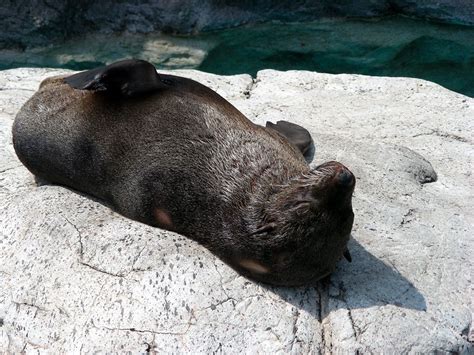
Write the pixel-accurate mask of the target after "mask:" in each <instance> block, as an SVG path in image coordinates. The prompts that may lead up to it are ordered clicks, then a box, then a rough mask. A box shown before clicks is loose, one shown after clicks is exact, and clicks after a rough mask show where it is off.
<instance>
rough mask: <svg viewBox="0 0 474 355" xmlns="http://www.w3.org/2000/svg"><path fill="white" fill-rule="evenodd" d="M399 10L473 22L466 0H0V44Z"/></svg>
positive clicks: (473, 6) (186, 30) (473, 11)
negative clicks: (0, 26)
mask: <svg viewBox="0 0 474 355" xmlns="http://www.w3.org/2000/svg"><path fill="white" fill-rule="evenodd" d="M394 14H402V15H408V16H414V17H421V18H428V19H433V20H437V21H444V22H450V23H461V24H466V25H474V2H473V1H472V0H437V1H432V0H377V1H374V0H358V1H333V0H307V1H294V0H284V1H280V0H279V1H276V0H268V1H235V0H174V1H169V0H140V1H115V0H102V1H93V0H74V1H71V0H68V1H63V0H4V1H2V2H1V4H0V19H1V22H0V23H1V24H2V31H1V32H0V48H9V47H10V48H11V47H16V48H23V47H25V46H31V45H48V44H50V42H51V41H56V40H63V39H66V38H70V37H72V36H78V35H83V34H84V33H87V32H97V31H98V32H108V33H110V32H122V31H128V32H132V33H149V32H154V31H164V32H180V33H192V32H197V31H207V30H215V29H222V28H228V27H235V26H239V25H242V24H247V23H256V22H265V21H274V20H277V21H311V20H315V19H319V18H321V17H345V16H349V17H373V16H386V15H394Z"/></svg>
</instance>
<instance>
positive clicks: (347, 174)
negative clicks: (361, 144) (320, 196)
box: [334, 164, 355, 188]
mask: <svg viewBox="0 0 474 355" xmlns="http://www.w3.org/2000/svg"><path fill="white" fill-rule="evenodd" d="M334 181H335V183H336V184H337V185H339V186H341V187H346V188H349V187H352V186H354V184H355V177H354V174H352V173H351V171H350V170H349V169H347V168H346V167H345V166H344V165H342V164H341V167H340V168H339V169H338V170H337V172H336V174H335V176H334Z"/></svg>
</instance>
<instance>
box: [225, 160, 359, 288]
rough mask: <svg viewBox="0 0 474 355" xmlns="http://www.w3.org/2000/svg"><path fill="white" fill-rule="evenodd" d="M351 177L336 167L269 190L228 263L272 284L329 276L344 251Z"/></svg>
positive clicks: (322, 167)
mask: <svg viewBox="0 0 474 355" xmlns="http://www.w3.org/2000/svg"><path fill="white" fill-rule="evenodd" d="M354 186H355V177H354V175H353V174H352V173H351V172H350V171H349V169H347V168H346V167H345V166H344V165H342V164H340V163H337V162H328V163H325V164H322V165H320V166H318V167H316V168H315V169H313V170H312V171H310V173H309V174H305V175H303V176H300V177H299V178H296V179H293V180H290V181H288V183H287V184H286V185H280V186H276V187H273V192H272V193H271V194H270V195H269V196H268V195H267V196H264V195H260V196H258V197H257V200H258V201H255V202H254V204H253V206H252V213H251V217H250V219H251V220H253V221H257V220H258V221H260V222H261V223H260V225H258V224H256V225H254V226H253V228H254V229H255V231H254V232H252V233H251V234H250V235H248V237H247V238H248V240H247V241H246V243H245V244H247V245H249V246H252V247H251V248H248V249H247V248H246V249H245V250H242V253H241V254H240V255H239V256H238V258H236V259H234V260H233V262H232V264H234V266H235V265H237V266H236V268H237V269H238V270H239V271H241V272H242V273H244V274H246V275H248V276H249V277H251V278H254V279H258V280H260V281H263V282H266V283H271V284H276V285H300V284H304V283H307V282H309V281H315V280H318V279H321V278H322V277H324V276H326V275H328V274H330V273H331V272H333V271H334V269H335V266H336V263H337V261H338V260H339V259H340V258H341V257H342V255H343V254H344V252H345V251H346V250H347V242H348V241H349V236H350V232H351V229H352V224H353V221H354V213H353V211H352V203H351V200H352V193H353V191H354Z"/></svg>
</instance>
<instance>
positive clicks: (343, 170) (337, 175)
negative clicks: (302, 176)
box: [315, 161, 355, 188]
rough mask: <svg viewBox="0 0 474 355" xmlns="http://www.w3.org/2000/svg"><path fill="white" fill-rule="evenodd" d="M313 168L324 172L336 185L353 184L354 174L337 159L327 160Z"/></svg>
mask: <svg viewBox="0 0 474 355" xmlns="http://www.w3.org/2000/svg"><path fill="white" fill-rule="evenodd" d="M315 170H317V171H318V170H319V171H322V172H325V173H326V174H327V175H328V177H329V176H331V177H330V181H332V182H333V183H334V184H335V185H336V186H339V187H344V188H351V187H354V185H355V176H354V174H352V172H351V171H350V170H349V169H348V168H347V167H345V166H344V165H342V164H341V163H338V162H337V161H329V162H326V163H324V164H321V165H319V166H318V167H316V169H315Z"/></svg>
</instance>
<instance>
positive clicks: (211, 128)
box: [13, 60, 355, 285]
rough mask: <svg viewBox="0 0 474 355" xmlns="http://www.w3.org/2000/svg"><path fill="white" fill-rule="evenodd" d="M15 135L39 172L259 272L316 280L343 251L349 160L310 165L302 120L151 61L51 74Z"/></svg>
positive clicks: (278, 279) (349, 219) (269, 278)
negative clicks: (271, 117)
mask: <svg viewBox="0 0 474 355" xmlns="http://www.w3.org/2000/svg"><path fill="white" fill-rule="evenodd" d="M13 143H14V148H15V151H16V153H17V155H18V157H19V159H20V160H21V162H22V163H23V164H24V165H25V166H26V167H27V168H28V169H29V170H30V171H31V172H32V173H33V174H35V175H37V176H38V177H40V178H42V179H45V180H48V181H50V182H52V183H56V184H61V185H65V186H68V187H71V188H73V189H76V190H79V191H82V192H85V193H87V194H89V195H92V196H95V197H97V198H99V199H101V200H104V201H105V202H107V203H108V204H109V205H111V206H112V207H113V208H114V209H116V210H117V211H118V212H119V213H121V214H123V215H124V216H126V217H129V218H131V219H134V220H137V221H140V222H144V223H146V224H149V225H152V226H156V227H160V228H165V229H168V230H172V231H175V232H178V233H180V234H183V235H185V236H187V237H189V238H192V239H194V240H196V241H198V242H199V243H201V244H203V245H204V246H205V247H207V248H208V249H209V250H211V251H212V252H213V253H214V254H216V255H217V256H218V257H220V258H221V259H222V260H224V261H225V262H226V263H228V264H229V265H231V266H232V267H233V268H235V269H236V270H237V271H239V272H240V273H242V274H244V275H245V276H247V277H250V278H252V279H255V280H259V281H262V282H265V283H270V284H275V285H300V284H304V283H307V282H310V281H314V280H318V279H320V278H322V277H324V276H326V275H328V274H330V273H331V272H332V271H333V270H334V269H335V265H336V263H337V261H338V260H339V259H340V258H341V256H342V255H343V254H344V253H346V251H347V242H348V240H349V235H350V232H351V228H352V224H353V218H354V214H353V211H352V204H351V200H352V193H353V190H354V185H355V177H354V176H353V174H352V173H351V172H350V171H349V169H347V168H346V167H344V166H343V165H342V164H340V163H337V162H327V163H324V164H322V165H320V166H318V167H316V168H314V169H312V170H311V169H310V168H309V166H308V164H307V163H306V161H305V159H304V156H303V153H305V152H306V150H307V149H308V147H309V146H310V144H311V136H310V135H309V133H308V131H307V130H305V129H304V128H302V127H300V126H297V125H295V124H292V123H289V122H285V121H280V122H278V123H277V124H272V123H267V127H262V126H258V125H256V124H254V123H252V122H251V121H249V120H248V119H247V118H246V117H245V116H244V115H243V114H242V113H241V112H240V111H238V110H237V109H236V108H235V107H234V106H232V105H231V104H230V103H229V102H228V101H226V100H225V99H224V98H222V97H221V96H219V95H218V94H217V93H216V92H214V91H212V90H211V89H209V88H207V87H206V86H204V85H201V84H199V83H197V82H195V81H193V80H190V79H186V78H182V77H178V76H173V75H163V74H158V73H157V72H156V70H155V67H154V66H153V65H152V64H150V63H148V62H145V61H141V60H125V61H121V62H117V63H114V64H111V65H109V66H106V67H102V68H98V69H94V70H89V71H85V72H81V73H78V74H74V75H71V76H67V77H53V78H48V79H45V80H44V81H43V82H42V83H41V85H40V88H39V90H38V91H37V92H36V93H35V94H34V95H33V97H31V99H30V100H29V101H28V102H26V103H25V105H24V106H23V107H22V108H21V110H20V111H19V113H18V114H17V116H16V118H15V122H14V125H13Z"/></svg>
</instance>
